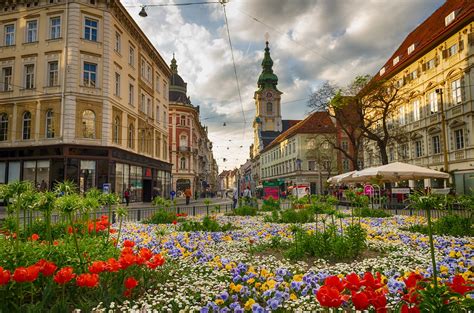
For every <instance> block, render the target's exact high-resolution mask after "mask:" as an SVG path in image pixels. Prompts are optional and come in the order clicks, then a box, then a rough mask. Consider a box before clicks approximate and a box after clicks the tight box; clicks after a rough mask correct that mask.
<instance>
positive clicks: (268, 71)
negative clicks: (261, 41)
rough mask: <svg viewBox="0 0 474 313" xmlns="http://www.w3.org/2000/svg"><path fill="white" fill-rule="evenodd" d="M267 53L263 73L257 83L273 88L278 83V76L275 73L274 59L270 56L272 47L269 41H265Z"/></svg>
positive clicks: (259, 86) (260, 86)
mask: <svg viewBox="0 0 474 313" xmlns="http://www.w3.org/2000/svg"><path fill="white" fill-rule="evenodd" d="M265 44H266V47H265V55H264V57H263V61H262V73H261V74H260V76H259V77H258V81H257V85H258V88H260V89H264V88H273V89H276V85H277V84H278V77H277V76H276V75H275V74H274V73H273V60H272V58H271V56H270V48H269V47H268V41H267V42H266V43H265Z"/></svg>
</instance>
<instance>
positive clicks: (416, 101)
mask: <svg viewBox="0 0 474 313" xmlns="http://www.w3.org/2000/svg"><path fill="white" fill-rule="evenodd" d="M473 17H474V2H473V1H468V0H448V1H446V3H444V4H443V5H442V6H441V7H440V8H439V9H438V10H436V11H435V12H434V13H433V14H432V15H431V16H430V17H429V18H428V19H426V20H425V21H424V22H423V23H421V24H420V25H419V26H418V27H417V28H416V29H415V30H413V31H412V32H411V33H410V34H409V35H408V36H407V37H406V39H405V40H404V41H403V42H402V44H401V45H400V47H399V48H398V49H397V50H396V51H395V53H394V54H393V55H392V57H391V58H390V59H389V60H388V61H387V62H386V63H385V65H384V66H383V67H382V68H381V69H380V71H379V73H378V74H377V75H376V76H375V79H387V80H391V81H395V82H396V84H397V86H398V87H399V88H400V92H401V94H402V96H403V98H404V99H406V100H405V101H404V103H403V104H402V105H401V106H400V108H399V111H398V117H397V119H398V121H397V122H398V125H400V127H402V131H403V133H404V134H405V136H404V137H403V138H402V139H401V140H398V141H397V142H393V143H392V144H391V145H390V146H389V147H388V149H387V151H388V158H389V162H392V161H396V160H398V161H402V162H408V163H412V164H416V165H420V166H425V167H429V168H433V169H436V170H443V171H446V170H447V171H448V172H449V173H451V175H452V179H453V180H452V181H453V183H454V184H455V186H456V191H457V192H458V193H468V192H472V190H474V136H473V134H474V132H473V131H474V114H473V112H474V70H473V67H474V55H473V50H474V22H473ZM443 109H444V110H443ZM443 115H444V117H445V123H444V126H445V127H444V129H445V136H443V122H442V120H443ZM443 137H446V139H447V140H446V146H447V150H446V156H447V161H448V162H447V163H448V168H447V169H446V168H445V165H444V149H443V146H444V142H443ZM364 160H365V166H366V167H369V166H374V165H378V164H380V157H379V155H378V153H377V149H376V147H375V145H374V144H373V142H368V143H367V145H366V147H365V156H364ZM412 183H413V182H412ZM419 183H422V182H419ZM438 183H440V182H431V181H429V180H427V181H425V182H424V184H425V186H430V185H431V186H434V187H439V185H437V184H438Z"/></svg>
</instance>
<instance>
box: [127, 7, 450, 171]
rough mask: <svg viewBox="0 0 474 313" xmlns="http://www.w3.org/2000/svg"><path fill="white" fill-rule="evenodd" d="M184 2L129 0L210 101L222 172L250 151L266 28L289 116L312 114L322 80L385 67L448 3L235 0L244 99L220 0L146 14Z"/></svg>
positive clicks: (234, 33)
mask: <svg viewBox="0 0 474 313" xmlns="http://www.w3.org/2000/svg"><path fill="white" fill-rule="evenodd" d="M196 1H197V0H196ZM183 2H190V0H175V1H172V0H153V1H152V0H122V3H123V5H124V6H125V7H126V8H127V9H128V10H129V12H130V14H131V15H132V16H133V18H134V19H135V20H136V21H137V22H138V24H139V25H140V26H141V27H142V29H143V30H144V32H145V34H147V36H149V38H150V40H151V41H152V42H153V44H154V45H155V46H156V48H157V49H158V51H159V52H160V53H161V54H162V56H163V58H164V59H165V60H166V61H167V62H168V63H169V62H170V60H171V58H172V54H173V53H175V55H176V59H177V61H178V72H179V73H180V75H181V76H182V77H183V79H184V80H185V81H187V82H188V95H189V96H190V97H191V101H192V102H193V104H194V105H199V106H200V107H201V118H202V122H203V124H205V125H207V126H208V127H209V137H210V138H211V140H212V141H213V142H214V154H215V157H216V159H217V161H218V164H219V169H220V170H223V169H231V168H234V167H236V166H239V165H240V164H242V163H244V162H245V159H246V158H248V153H249V145H250V144H251V142H252V140H253V132H252V121H253V119H254V114H255V112H254V102H253V93H254V91H255V90H256V87H257V86H256V81H257V78H258V75H259V73H260V70H261V65H260V63H261V60H262V58H263V48H264V34H265V33H267V32H268V33H269V35H270V48H271V55H272V58H273V61H274V71H275V73H276V74H277V75H278V78H279V84H278V88H279V89H280V90H281V91H282V92H283V98H282V103H283V104H282V115H283V118H284V119H302V118H303V117H304V115H305V114H307V113H308V109H307V99H308V97H309V94H310V93H311V91H312V90H314V89H315V88H317V87H318V85H319V84H320V83H321V82H322V81H324V80H331V81H333V82H336V83H338V84H342V85H343V84H346V83H348V82H349V81H351V80H352V79H353V78H354V77H355V76H357V75H360V74H367V73H368V74H373V73H375V72H377V71H378V70H379V68H380V67H381V66H382V65H383V64H384V63H385V61H386V60H387V59H388V58H389V57H390V56H391V54H392V53H393V51H395V49H396V48H397V47H398V45H399V44H400V43H401V42H402V40H403V39H404V38H405V37H406V35H407V34H408V33H409V32H411V31H412V30H413V29H414V28H415V27H416V26H417V25H418V24H419V23H420V22H422V21H423V20H424V19H425V18H427V17H428V16H429V15H430V14H431V13H432V12H433V11H434V10H436V9H437V8H438V7H439V6H440V5H441V4H442V3H443V1H442V0H399V1H391V0H230V1H229V3H228V4H227V5H226V11H227V17H228V21H229V28H230V35H231V38H232V43H233V46H234V58H235V62H236V66H237V73H238V78H239V82H240V90H241V96H242V103H240V100H239V94H238V89H237V85H236V81H235V74H234V69H233V64H232V56H231V51H230V48H229V42H228V37H227V29H226V27H225V20H224V13H223V9H222V6H221V5H220V4H208V5H191V6H167V7H152V6H150V7H148V8H147V13H148V17H147V18H141V17H139V16H138V12H139V10H140V5H141V4H157V3H183ZM243 114H245V121H246V123H244V117H243ZM224 123H225V126H224ZM224 159H225V160H226V161H225V162H224Z"/></svg>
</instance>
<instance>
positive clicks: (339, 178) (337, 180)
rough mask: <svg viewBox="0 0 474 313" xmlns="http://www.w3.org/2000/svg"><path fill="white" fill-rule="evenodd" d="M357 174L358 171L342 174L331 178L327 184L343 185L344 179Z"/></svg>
mask: <svg viewBox="0 0 474 313" xmlns="http://www.w3.org/2000/svg"><path fill="white" fill-rule="evenodd" d="M355 172H357V171H350V172H347V173H342V174H339V175H336V176H332V177H329V178H328V180H327V182H328V183H330V184H332V185H334V184H338V183H341V182H342V180H343V179H344V178H346V177H349V176H351V175H352V174H354V173H355Z"/></svg>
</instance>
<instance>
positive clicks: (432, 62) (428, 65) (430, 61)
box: [424, 58, 436, 70]
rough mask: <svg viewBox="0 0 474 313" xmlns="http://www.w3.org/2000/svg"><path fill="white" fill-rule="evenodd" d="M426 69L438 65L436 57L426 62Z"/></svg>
mask: <svg viewBox="0 0 474 313" xmlns="http://www.w3.org/2000/svg"><path fill="white" fill-rule="evenodd" d="M424 66H425V70H430V69H432V68H434V67H435V66H436V58H432V59H431V60H429V61H428V62H426V63H425V64H424Z"/></svg>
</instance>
